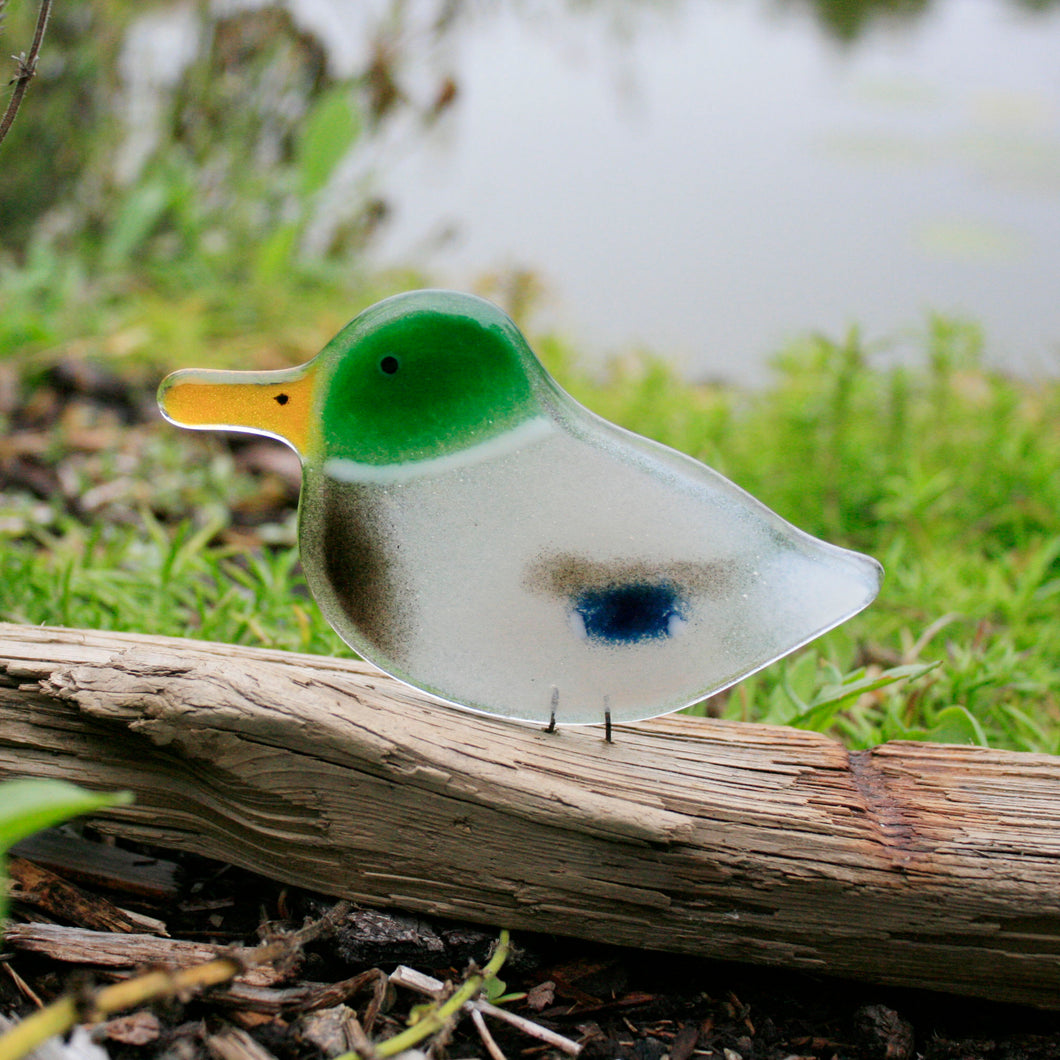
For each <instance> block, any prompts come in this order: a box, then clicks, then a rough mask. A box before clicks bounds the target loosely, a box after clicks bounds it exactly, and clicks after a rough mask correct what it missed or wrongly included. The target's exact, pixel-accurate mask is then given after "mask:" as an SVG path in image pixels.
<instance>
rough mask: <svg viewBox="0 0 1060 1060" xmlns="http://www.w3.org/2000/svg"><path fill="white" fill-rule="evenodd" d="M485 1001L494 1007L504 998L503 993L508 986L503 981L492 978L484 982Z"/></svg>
mask: <svg viewBox="0 0 1060 1060" xmlns="http://www.w3.org/2000/svg"><path fill="white" fill-rule="evenodd" d="M485 985H486V1000H487V1001H489V1002H491V1003H492V1004H494V1005H496V1004H497V1002H498V1001H499V1000H500V999H501V998H502V997H503V996H504V991H505V990H507V989H508V985H507V984H506V983H505V981H504V980H503V979H498V978H497V977H496V976H494V977H493V978H492V979H487V980H486V984H485Z"/></svg>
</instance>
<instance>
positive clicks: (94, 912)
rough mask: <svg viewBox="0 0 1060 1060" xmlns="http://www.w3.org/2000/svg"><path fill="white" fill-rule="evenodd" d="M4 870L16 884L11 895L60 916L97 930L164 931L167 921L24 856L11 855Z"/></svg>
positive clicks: (157, 933)
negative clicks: (90, 889)
mask: <svg viewBox="0 0 1060 1060" xmlns="http://www.w3.org/2000/svg"><path fill="white" fill-rule="evenodd" d="M7 871H8V875H9V876H10V877H11V879H12V880H14V882H15V883H16V884H18V888H19V889H18V891H17V892H16V893H15V894H14V896H13V897H15V898H17V899H18V901H20V902H22V903H24V904H26V905H32V906H34V907H35V908H37V909H42V910H43V911H44V912H46V913H47V914H48V915H49V916H53V917H56V918H58V919H59V920H68V921H70V922H71V923H74V924H77V925H78V926H79V927H86V928H92V929H94V930H97V931H118V932H125V933H132V932H146V933H148V934H152V935H166V934H167V932H166V925H165V924H164V923H163V922H162V921H161V920H156V919H155V918H154V917H149V916H143V915H142V914H140V913H130V912H127V911H126V910H124V909H120V908H119V907H118V906H116V905H115V904H114V903H113V902H110V901H108V900H107V899H106V898H103V897H102V896H100V895H97V894H90V893H88V892H87V891H83V890H82V889H81V888H80V887H78V886H77V885H76V884H73V883H69V882H68V881H67V880H64V879H63V878H62V877H61V876H57V875H56V874H55V873H54V872H51V871H50V870H49V869H46V868H43V867H42V866H40V865H35V864H34V863H33V862H32V861H27V860H26V859H25V858H20V857H12V858H10V859H9V860H8V863H7Z"/></svg>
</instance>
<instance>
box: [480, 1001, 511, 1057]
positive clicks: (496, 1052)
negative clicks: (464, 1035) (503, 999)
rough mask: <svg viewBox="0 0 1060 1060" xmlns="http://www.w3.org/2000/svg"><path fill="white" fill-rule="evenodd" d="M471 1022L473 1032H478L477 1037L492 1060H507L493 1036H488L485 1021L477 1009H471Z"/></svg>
mask: <svg viewBox="0 0 1060 1060" xmlns="http://www.w3.org/2000/svg"><path fill="white" fill-rule="evenodd" d="M471 1022H472V1023H473V1024H474V1025H475V1030H477V1031H478V1036H479V1037H480V1038H481V1039H482V1044H483V1045H484V1046H485V1047H486V1052H487V1053H489V1054H490V1056H491V1057H493V1060H508V1058H507V1057H506V1056H505V1055H504V1053H503V1052H501V1047H500V1046H499V1045H498V1044H497V1043H496V1042H495V1041H494V1040H493V1035H492V1034H490V1029H489V1027H487V1026H486V1021H485V1019H483V1016H482V1013H481V1012H480V1011H479V1010H478V1009H477V1008H472V1009H471Z"/></svg>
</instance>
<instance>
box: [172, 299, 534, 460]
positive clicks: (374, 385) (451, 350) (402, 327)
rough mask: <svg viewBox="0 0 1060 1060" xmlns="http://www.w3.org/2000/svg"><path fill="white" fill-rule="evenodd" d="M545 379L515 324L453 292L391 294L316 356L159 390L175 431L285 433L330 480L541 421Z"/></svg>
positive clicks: (201, 373)
mask: <svg viewBox="0 0 1060 1060" xmlns="http://www.w3.org/2000/svg"><path fill="white" fill-rule="evenodd" d="M551 389H552V388H551V385H550V380H549V378H548V376H547V375H546V373H545V371H544V369H543V368H542V367H541V365H540V364H539V362H538V361H537V358H536V357H535V356H534V355H533V353H532V352H531V351H530V348H529V346H528V345H527V344H526V340H525V339H524V338H523V336H522V334H521V333H520V332H519V329H518V328H517V327H516V326H515V324H514V323H513V322H512V321H511V320H510V319H509V318H508V317H507V316H506V315H505V314H504V313H502V312H501V311H500V310H499V309H497V308H496V307H495V306H494V305H492V304H490V303H489V302H486V301H484V300H483V299H481V298H476V297H474V296H472V295H465V294H458V293H455V292H450V291H415V292H411V293H408V294H400V295H396V296H394V297H393V298H388V299H386V300H385V301H383V302H380V303H378V304H377V305H375V306H373V307H372V308H370V309H367V310H365V312H363V313H361V314H360V316H358V317H356V318H355V319H354V320H353V321H352V322H351V323H350V324H348V325H347V326H346V327H345V328H343V330H342V331H340V332H339V334H338V335H336V336H335V338H334V339H332V340H331V342H329V343H328V345H327V346H325V347H324V349H323V350H321V352H320V353H319V354H317V356H316V357H314V358H313V360H311V361H309V362H308V363H307V364H304V365H301V366H300V367H297V368H290V369H284V370H281V371H275V372H223V371H209V370H197V369H190V370H184V371H179V372H174V373H173V374H172V375H170V376H168V377H167V378H166V379H165V380H164V381H163V383H162V385H161V387H160V388H159V394H158V401H159V405H160V407H161V409H162V412H163V414H164V415H165V416H166V418H167V419H169V420H171V421H172V422H173V423H176V424H178V425H180V426H182V427H194V428H200V429H223V430H234V431H248V432H251V433H255V434H265V435H270V436H272V437H275V438H280V439H282V440H283V441H285V442H287V443H288V444H289V445H291V446H292V447H293V448H294V449H295V450H296V451H297V452H298V454H299V455H300V456H301V458H302V462H303V464H306V465H309V466H312V467H322V466H325V465H326V466H327V467H328V468H329V470H334V471H335V473H336V474H337V477H351V478H353V477H356V469H358V468H360V469H362V470H364V471H366V472H369V473H370V472H371V471H372V470H373V469H375V470H377V471H381V470H382V469H383V468H392V467H394V466H401V465H409V464H415V463H419V462H421V461H426V460H433V459H436V458H439V457H446V456H451V455H454V454H457V453H460V452H461V451H463V450H466V449H469V448H471V447H473V446H476V445H478V444H479V443H481V442H485V441H489V440H491V439H493V438H495V437H498V436H500V435H503V434H505V433H506V432H508V431H510V430H513V429H516V428H518V427H520V426H522V425H524V424H527V423H530V422H534V421H537V420H540V418H541V416H542V412H543V409H542V404H541V398H542V396H543V394H544V392H545V390H551Z"/></svg>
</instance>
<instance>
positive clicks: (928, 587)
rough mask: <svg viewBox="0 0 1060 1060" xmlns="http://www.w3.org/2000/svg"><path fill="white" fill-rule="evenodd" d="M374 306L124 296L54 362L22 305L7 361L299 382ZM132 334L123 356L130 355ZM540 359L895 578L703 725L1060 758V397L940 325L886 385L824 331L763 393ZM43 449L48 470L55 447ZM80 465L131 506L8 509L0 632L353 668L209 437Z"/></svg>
mask: <svg viewBox="0 0 1060 1060" xmlns="http://www.w3.org/2000/svg"><path fill="white" fill-rule="evenodd" d="M70 282H71V283H72V282H74V281H73V280H71V281H70ZM378 293H379V291H378V290H373V291H371V292H366V291H362V292H361V293H360V295H350V294H348V293H346V292H343V291H341V290H340V289H338V288H337V287H334V286H332V287H320V288H318V289H315V291H314V292H313V293H306V297H305V302H304V303H300V302H299V299H298V292H297V285H293V286H292V285H288V286H285V287H283V288H282V289H281V290H278V291H276V292H275V294H274V296H272V297H267V296H266V289H265V288H262V289H261V290H259V291H254V290H251V291H248V292H246V301H245V303H244V304H243V306H242V309H236V308H234V305H235V304H236V301H237V300H236V299H235V296H234V295H233V294H232V293H231V292H212V293H209V294H207V295H202V296H198V297H196V296H194V295H191V294H185V295H180V294H179V292H175V293H174V294H173V296H172V297H173V298H174V299H175V300H176V307H177V308H178V309H179V312H178V313H176V314H174V313H173V309H174V304H173V303H169V304H168V310H169V311H167V310H166V305H165V304H163V302H162V300H161V299H160V295H159V293H158V291H157V290H145V291H135V290H133V291H131V292H130V291H126V292H124V294H123V297H122V298H115V299H114V300H113V302H112V303H111V308H110V309H106V308H103V309H99V310H98V311H97V312H96V313H95V314H94V315H93V316H92V317H91V318H89V319H87V321H86V318H85V317H83V316H82V317H81V318H80V321H79V324H80V327H81V332H80V334H78V332H77V331H76V330H75V326H76V325H75V324H74V323H71V320H75V319H76V314H71V313H70V311H69V307H68V306H67V307H66V310H65V311H66V315H65V316H62V315H61V318H60V319H59V323H54V322H52V324H50V325H49V326H50V327H51V332H50V333H49V334H48V335H47V341H45V340H44V339H42V338H41V337H40V336H41V334H42V333H43V332H47V331H48V328H47V327H44V326H42V325H41V324H40V323H39V322H38V323H37V324H36V325H34V324H33V323H32V317H33V314H32V312H31V310H30V309H29V308H28V303H26V304H25V305H23V309H22V310H20V313H22V316H18V317H17V319H15V318H14V317H13V318H12V319H13V320H15V323H17V324H18V326H17V327H14V326H12V325H11V324H10V323H9V325H8V328H7V331H6V333H5V334H2V335H0V352H2V351H3V350H5V349H6V350H7V351H9V352H14V351H29V352H30V353H31V354H32V353H34V351H37V350H43V349H44V348H45V347H46V346H51V347H53V348H55V347H57V348H58V349H59V350H63V349H64V348H67V347H68V348H70V349H73V350H75V352H76V351H82V350H85V349H88V350H89V351H91V352H94V353H96V354H97V355H107V354H108V343H111V344H115V343H116V344H117V345H118V346H119V347H121V348H120V349H117V350H109V355H110V363H111V364H112V365H113V364H115V363H119V362H120V363H127V362H128V361H129V360H130V356H129V351H128V348H127V347H128V346H129V345H130V343H131V345H132V346H133V347H134V349H133V355H132V358H131V360H132V361H133V362H134V363H135V365H136V367H137V371H139V372H140V373H141V374H143V373H145V372H146V373H147V374H150V373H151V371H157V370H160V369H161V367H162V366H163V365H165V366H167V367H171V366H175V365H176V364H178V363H179V364H182V365H189V364H204V363H215V364H217V363H246V362H247V360H248V359H250V360H254V361H256V362H258V363H265V364H273V365H275V364H277V363H294V362H295V361H296V360H304V359H305V358H306V357H307V356H308V355H310V354H312V353H313V352H315V350H316V348H318V347H319V346H320V345H321V344H322V343H323V341H325V340H326V339H327V338H329V337H330V332H331V331H333V330H335V329H336V328H337V327H339V326H341V324H343V323H344V322H345V320H346V318H347V317H348V316H349V315H350V314H351V313H352V312H353V310H354V309H356V308H357V304H363V302H364V301H367V300H369V296H374V295H376V294H378ZM340 296H341V297H340ZM296 306H300V309H298V310H297V311H296ZM336 307H338V308H336ZM281 317H282V319H284V320H285V321H286V323H285V324H284V325H283V326H282V327H281V326H280V325H279V321H280V319H281ZM295 327H297V328H298V329H299V330H297V331H295V330H292V329H293V328H295ZM130 332H131V333H132V335H133V336H134V339H135V341H132V340H128V341H126V343H125V345H122V343H121V342H119V337H120V336H122V335H128V334H129V333H130ZM75 334H76V335H78V338H77V342H76V343H75V342H72V341H71V339H70V336H71V335H75ZM33 335H37V338H30V337H27V336H33ZM64 343H65V344H67V346H64ZM536 345H537V347H538V349H539V350H540V351H541V352H542V354H543V357H544V359H545V360H546V361H547V362H548V364H549V366H550V368H551V369H552V370H553V371H554V372H555V373H556V374H557V376H558V377H559V378H560V380H561V381H562V382H563V383H564V385H565V386H567V387H568V388H569V389H570V390H571V392H572V393H574V394H575V396H576V397H578V398H579V399H580V400H582V401H583V402H584V403H585V404H587V405H588V406H589V407H591V408H593V409H594V410H596V411H597V412H599V413H601V414H602V415H604V416H606V417H607V418H609V419H612V420H614V421H616V422H618V423H621V424H623V425H625V426H627V427H629V428H631V429H633V430H636V431H639V432H640V433H643V434H646V435H649V436H650V437H653V438H657V439H659V440H661V441H664V442H667V443H669V444H670V445H673V446H675V447H676V448H678V449H682V450H684V451H685V452H688V453H691V454H692V455H694V456H696V457H698V458H699V459H701V460H704V461H705V462H707V463H708V464H710V465H712V466H713V467H716V468H717V469H718V470H720V471H722V472H723V473H724V474H726V475H727V476H729V477H730V478H732V479H733V480H735V481H736V482H737V483H739V484H740V485H742V486H743V487H745V488H746V489H748V490H749V491H750V492H751V493H753V494H755V495H756V496H757V497H759V498H760V499H762V500H763V501H764V502H765V503H767V504H768V505H769V506H770V507H772V508H774V509H775V510H776V511H778V512H779V513H780V514H781V515H783V516H785V517H786V518H788V519H790V520H791V521H792V522H794V523H795V524H796V525H798V526H800V527H802V528H803V529H805V530H807V531H809V532H810V533H812V534H815V535H817V536H819V537H822V538H824V539H826V540H829V541H832V542H835V543H837V544H842V545H846V546H849V547H853V548H857V549H860V550H862V551H865V552H868V553H870V554H872V555H874V556H876V557H877V558H878V559H879V560H880V561H881V562H882V563H883V564H884V567H885V568H886V579H885V583H884V587H883V590H882V592H881V594H880V597H879V599H878V600H877V602H876V603H875V604H874V605H873V606H871V607H870V608H869V609H868V610H867V611H866V612H864V613H863V614H862V615H859V616H858V617H856V618H855V619H853V620H852V621H850V622H849V623H847V624H846V625H845V626H843V627H842V628H841V629H839V630H836V631H834V632H833V633H831V634H829V635H828V636H826V637H824V638H822V639H821V640H819V641H817V642H816V643H815V644H813V645H812V646H810V647H809V648H807V649H805V650H803V651H801V652H799V653H797V654H796V655H795V656H792V657H791V658H790V659H788V660H786V661H783V662H781V663H778V664H776V665H774V666H772V667H770V668H768V669H767V670H765V671H763V672H762V673H760V674H758V675H755V676H754V677H752V678H749V679H748V680H746V681H744V682H742V683H741V684H740V685H739V686H737V687H736V688H735V689H734V690H732V691H731V692H730V693H729V694H727V695H725V696H722V697H717V698H716V699H715V700H713V701H712V702H711V703H709V704H707V705H706V707H705V709H706V711H707V712H708V713H711V714H715V715H720V716H723V717H727V718H735V719H745V720H765V721H771V722H780V723H785V724H795V725H800V726H803V727H807V728H815V729H820V730H824V731H829V732H833V733H835V734H836V735H838V736H840V737H841V738H843V739H844V740H846V741H847V742H848V743H850V744H851V745H852V746H859V747H860V746H868V745H871V744H874V743H877V742H880V741H882V740H886V739H895V738H925V737H926V738H931V739H937V740H949V741H954V742H976V743H987V744H990V745H992V746H998V747H1007V748H1015V749H1022V750H1037V751H1047V752H1050V753H1056V752H1058V751H1060V665H1058V660H1060V624H1058V623H1057V622H1056V613H1057V607H1058V604H1060V415H1058V413H1060V386H1058V385H1056V384H1052V383H1050V384H1036V385H1033V386H1031V385H1024V384H1020V383H1018V382H1016V381H1013V380H1011V379H1007V378H1003V377H1001V376H998V375H995V374H991V373H989V372H987V371H985V370H984V369H983V368H982V366H981V353H982V348H981V347H982V343H981V339H980V336H979V334H978V332H977V330H976V329H975V328H974V327H973V326H970V325H967V324H963V323H959V322H953V321H948V320H944V319H941V318H935V319H932V320H930V321H929V322H928V325H927V327H926V328H925V331H924V335H923V342H922V346H923V356H922V366H921V367H917V368H910V367H903V368H895V367H880V366H879V364H878V363H877V364H874V362H873V359H872V358H870V357H869V355H868V353H867V352H866V349H865V345H864V343H863V342H862V341H861V340H860V338H859V336H858V334H857V333H856V332H852V333H851V334H849V335H848V336H846V337H845V338H843V339H842V340H840V341H834V340H831V339H828V338H825V337H821V336H815V337H810V338H807V339H805V340H804V341H801V342H799V343H796V344H795V345H793V346H792V347H790V348H789V349H787V350H785V351H783V353H782V354H781V355H780V356H779V357H778V358H777V362H776V366H775V373H774V376H773V378H772V381H771V382H770V384H769V385H768V386H767V387H765V388H764V389H762V390H760V391H754V392H745V391H740V390H735V389H727V388H720V387H715V386H703V385H694V384H690V383H687V382H684V381H682V380H681V379H679V378H678V377H677V376H676V375H675V374H674V373H673V372H671V371H670V370H669V369H667V368H666V367H665V365H664V364H663V363H661V362H656V361H651V360H640V361H630V362H622V363H621V365H618V366H616V367H614V368H613V369H612V370H611V371H610V372H609V374H607V376H606V377H605V378H602V379H601V378H598V377H593V376H590V375H589V374H588V373H586V372H584V371H581V370H579V369H578V367H577V359H576V358H575V357H574V356H573V355H572V354H571V352H570V351H569V350H568V349H567V348H566V347H565V346H564V345H563V343H562V342H561V341H559V340H556V339H555V338H547V337H546V338H544V339H539V340H538V341H537V343H536ZM54 445H55V447H56V450H57V451H59V452H61V450H62V447H63V438H62V437H61V436H57V437H56V439H55V440H54ZM71 466H72V467H74V468H75V469H76V470H77V473H78V474H81V475H83V476H84V480H85V488H86V489H90V488H91V487H92V486H93V485H100V484H103V483H106V482H107V481H108V480H109V479H111V478H114V477H119V476H121V477H123V478H124V480H127V481H128V489H127V490H126V491H125V494H124V500H121V501H119V502H116V503H115V504H112V505H107V504H104V505H102V506H100V508H99V509H98V511H97V513H96V515H95V516H94V518H93V520H92V521H91V522H88V523H86V521H84V520H83V519H78V518H74V517H73V516H72V515H70V514H68V513H67V512H66V511H64V510H63V509H62V508H61V507H60V506H59V504H58V502H55V503H53V504H51V505H50V506H48V505H43V506H42V505H41V504H40V503H39V502H37V503H30V502H29V501H28V500H27V499H26V498H25V497H22V496H19V495H17V494H13V493H8V494H5V495H0V534H6V538H7V539H6V540H5V541H4V542H3V548H2V551H0V617H2V618H4V619H7V620H10V621H19V622H29V623H50V624H59V625H69V626H88V627H96V628H103V629H115V630H118V629H123V630H141V631H145V632H154V633H160V634H171V635H181V636H192V637H202V638H209V639H215V640H221V641H230V642H239V643H251V644H264V645H271V646H275V647H281V648H289V649H294V650H301V651H310V652H323V653H332V654H339V653H347V654H348V649H346V648H345V647H344V646H343V645H342V644H341V642H340V641H339V640H338V638H337V637H336V636H335V635H334V634H333V633H332V632H331V630H330V629H329V628H328V627H327V626H326V624H325V623H324V621H323V619H322V618H321V617H320V615H319V612H318V611H317V609H316V607H315V605H314V604H313V603H312V601H311V600H310V599H309V597H308V594H307V591H306V587H305V583H304V581H303V579H302V577H301V574H300V571H299V568H298V564H297V554H296V550H295V548H294V527H293V514H291V515H289V516H288V517H286V518H285V519H284V520H283V521H282V522H280V523H279V524H278V525H275V526H271V527H264V528H260V530H259V532H258V534H257V536H256V537H255V539H254V543H253V545H252V546H250V547H248V545H247V538H246V535H245V534H241V533H240V532H239V530H238V528H236V527H234V526H233V523H232V515H231V513H232V508H233V505H235V504H238V503H239V502H240V501H241V500H242V499H246V498H251V497H253V495H254V494H255V493H256V492H257V491H258V490H260V489H261V488H262V485H261V483H260V481H258V480H254V479H251V478H250V477H248V476H247V475H246V474H244V473H241V472H239V471H238V470H237V468H236V465H235V463H234V462H233V459H232V457H231V455H230V453H229V451H228V450H227V448H226V447H225V445H224V443H223V441H222V440H221V439H218V438H209V437H204V436H201V435H193V434H185V433H183V432H179V431H177V430H176V429H174V428H172V427H169V426H168V425H165V424H163V423H161V422H159V423H158V424H157V426H152V427H149V428H140V434H139V435H138V436H137V441H136V444H135V447H134V450H133V453H132V455H131V456H129V457H128V458H126V459H125V460H124V463H123V462H122V460H120V459H119V458H118V457H116V456H115V455H114V454H108V453H106V452H104V453H100V454H97V455H96V456H94V457H92V458H82V459H81V460H80V463H77V462H75V463H73V464H71Z"/></svg>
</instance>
